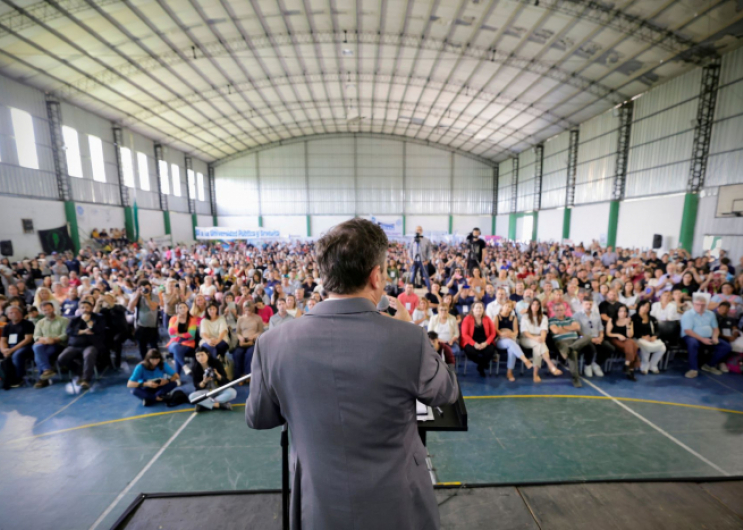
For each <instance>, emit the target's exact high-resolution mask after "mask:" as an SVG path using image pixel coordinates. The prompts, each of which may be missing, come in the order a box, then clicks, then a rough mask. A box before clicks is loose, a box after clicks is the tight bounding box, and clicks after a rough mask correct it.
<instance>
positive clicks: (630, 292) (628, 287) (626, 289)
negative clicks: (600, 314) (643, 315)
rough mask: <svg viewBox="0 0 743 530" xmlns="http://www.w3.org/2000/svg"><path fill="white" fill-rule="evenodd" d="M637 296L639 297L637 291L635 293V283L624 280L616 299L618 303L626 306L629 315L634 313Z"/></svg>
mask: <svg viewBox="0 0 743 530" xmlns="http://www.w3.org/2000/svg"><path fill="white" fill-rule="evenodd" d="M639 298H640V297H639V296H638V295H637V293H635V284H634V283H632V282H631V281H629V282H625V283H624V286H623V287H622V291H621V292H620V293H619V297H618V300H619V303H621V304H624V305H626V306H627V309H629V313H630V316H632V315H634V314H635V311H637V302H638V300H639Z"/></svg>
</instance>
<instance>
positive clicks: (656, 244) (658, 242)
mask: <svg viewBox="0 0 743 530" xmlns="http://www.w3.org/2000/svg"><path fill="white" fill-rule="evenodd" d="M662 246H663V236H662V235H660V234H655V235H654V236H653V248H660V247H662Z"/></svg>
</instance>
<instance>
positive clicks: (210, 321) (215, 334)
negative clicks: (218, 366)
mask: <svg viewBox="0 0 743 530" xmlns="http://www.w3.org/2000/svg"><path fill="white" fill-rule="evenodd" d="M199 331H200V335H201V344H200V346H201V347H202V348H203V349H204V350H206V351H207V352H209V353H210V354H211V355H212V356H213V357H217V356H219V357H222V356H224V355H225V354H227V350H229V349H230V345H229V343H228V342H227V341H228V340H229V328H228V327H227V321H225V319H224V317H223V316H221V315H220V314H219V305H217V303H216V302H212V303H210V304H209V307H208V308H207V310H206V317H205V318H204V319H203V320H202V321H201V326H200V330H199Z"/></svg>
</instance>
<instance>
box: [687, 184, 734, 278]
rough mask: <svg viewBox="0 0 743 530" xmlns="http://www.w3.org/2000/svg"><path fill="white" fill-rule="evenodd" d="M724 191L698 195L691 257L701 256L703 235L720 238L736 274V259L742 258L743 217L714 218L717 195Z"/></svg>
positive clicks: (705, 191)
mask: <svg viewBox="0 0 743 530" xmlns="http://www.w3.org/2000/svg"><path fill="white" fill-rule="evenodd" d="M724 189H725V188H708V189H705V190H704V191H703V192H702V193H701V194H700V195H701V196H700V199H699V209H698V210H697V225H696V229H695V230H694V251H693V252H692V255H694V256H700V255H702V253H703V250H702V245H703V243H704V236H705V235H710V236H722V248H723V249H725V250H727V251H728V256H729V257H730V259H731V260H732V261H733V264H734V265H736V270H735V272H736V273H737V272H738V269H737V265H738V259H740V257H741V256H743V237H740V236H741V234H743V217H715V215H716V213H717V194H718V193H719V191H720V190H724ZM723 192H724V191H723Z"/></svg>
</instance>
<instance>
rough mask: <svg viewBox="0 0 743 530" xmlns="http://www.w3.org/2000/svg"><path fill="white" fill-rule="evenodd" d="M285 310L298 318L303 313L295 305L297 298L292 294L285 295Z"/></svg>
mask: <svg viewBox="0 0 743 530" xmlns="http://www.w3.org/2000/svg"><path fill="white" fill-rule="evenodd" d="M286 312H287V313H289V314H290V315H291V316H293V317H294V318H299V317H301V316H302V313H304V311H302V310H301V309H300V308H299V306H298V305H297V299H296V297H295V296H294V295H293V294H288V295H286Z"/></svg>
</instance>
